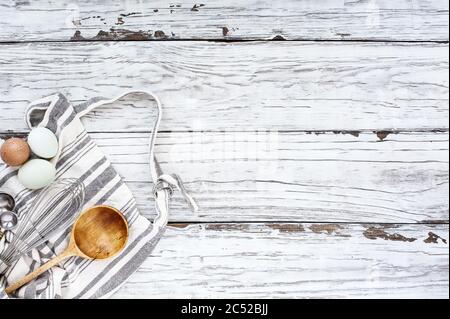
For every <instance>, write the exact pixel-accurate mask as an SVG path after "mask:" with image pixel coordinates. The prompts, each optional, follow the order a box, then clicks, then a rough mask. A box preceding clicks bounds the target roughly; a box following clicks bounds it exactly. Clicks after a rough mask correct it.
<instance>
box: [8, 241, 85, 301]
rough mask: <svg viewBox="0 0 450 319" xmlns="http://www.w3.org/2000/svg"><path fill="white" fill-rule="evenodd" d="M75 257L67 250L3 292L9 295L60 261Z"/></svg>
mask: <svg viewBox="0 0 450 319" xmlns="http://www.w3.org/2000/svg"><path fill="white" fill-rule="evenodd" d="M75 255H76V254H75V253H74V252H73V251H72V250H69V249H67V250H66V251H64V252H63V253H61V254H60V255H58V256H56V257H55V258H53V259H52V260H50V261H49V262H47V263H46V264H44V265H42V266H41V267H39V268H38V269H36V270H35V271H33V272H31V273H29V274H28V275H26V276H25V277H23V278H22V279H20V280H19V281H17V282H15V283H14V284H12V285H11V286H9V287H7V288H6V289H5V292H6V293H7V294H11V293H12V292H14V291H15V290H17V289H19V288H20V287H22V286H23V285H26V284H27V283H29V282H30V281H32V280H33V279H35V278H37V277H39V276H40V275H41V274H43V273H44V272H46V271H47V270H49V269H50V268H52V267H53V266H56V265H58V264H59V263H60V262H61V261H63V260H65V259H67V258H69V257H72V256H75Z"/></svg>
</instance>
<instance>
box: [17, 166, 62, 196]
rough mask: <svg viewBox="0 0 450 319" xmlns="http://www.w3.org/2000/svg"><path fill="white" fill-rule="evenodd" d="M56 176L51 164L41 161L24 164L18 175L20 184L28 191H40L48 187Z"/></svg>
mask: <svg viewBox="0 0 450 319" xmlns="http://www.w3.org/2000/svg"><path fill="white" fill-rule="evenodd" d="M55 176H56V169H55V167H54V166H53V164H52V163H50V162H49V161H46V160H43V159H32V160H30V161H28V162H26V163H25V164H24V165H23V166H22V167H21V168H20V169H19V173H18V177H19V181H20V183H21V184H22V185H23V186H25V187H26V188H28V189H41V188H44V187H45V186H48V185H50V184H51V183H52V182H53V181H54V180H55Z"/></svg>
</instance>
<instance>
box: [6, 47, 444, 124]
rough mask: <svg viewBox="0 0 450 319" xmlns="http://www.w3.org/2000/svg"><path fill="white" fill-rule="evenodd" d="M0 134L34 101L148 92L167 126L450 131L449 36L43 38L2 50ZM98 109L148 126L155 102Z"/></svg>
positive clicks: (117, 120)
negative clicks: (435, 39)
mask: <svg viewBox="0 0 450 319" xmlns="http://www.w3.org/2000/svg"><path fill="white" fill-rule="evenodd" d="M0 76H1V77H2V81H0V105H1V112H0V121H1V123H2V126H1V128H0V130H1V131H3V132H4V131H5V130H14V131H18V130H25V127H24V121H23V114H24V110H25V109H26V107H27V105H28V103H29V102H30V101H32V100H34V99H37V98H41V97H42V96H44V95H48V94H52V93H54V92H55V91H60V92H63V93H65V94H67V95H68V97H69V98H70V99H71V100H72V101H84V100H86V99H88V98H91V97H94V96H99V95H100V96H106V97H114V96H116V95H119V94H120V93H122V92H123V91H125V90H130V89H132V88H133V89H147V90H151V91H154V92H155V93H157V94H158V95H159V96H160V98H161V100H162V101H163V104H164V112H165V114H164V119H163V122H162V126H161V129H162V130H166V131H168V130H175V131H179V130H197V131H199V130H212V131H218V130H227V131H230V130H232V131H254V130H260V129H262V130H265V129H269V130H284V131H290V130H313V131H320V130H387V129H388V130H414V131H417V130H434V129H436V128H439V129H445V130H447V129H448V120H449V113H448V77H449V68H448V44H379V43H340V44H336V43H302V42H265V43H208V42H151V43H149V42H133V43H130V42H115V43H76V44H74V43H43V44H42V43H41V44H16V45H2V46H0ZM125 104H126V106H123V105H120V103H119V104H115V105H111V106H110V107H106V108H105V110H106V111H98V112H95V114H93V115H92V116H91V119H92V118H95V119H97V120H101V122H100V123H101V125H99V124H98V123H99V121H94V122H93V121H88V122H86V126H87V128H88V129H89V130H91V131H130V130H133V131H148V130H149V128H150V127H151V125H152V124H151V123H153V117H152V114H154V108H153V107H150V104H149V102H147V101H144V102H142V101H141V102H140V103H137V102H136V103H133V102H130V101H127V102H126V103H125Z"/></svg>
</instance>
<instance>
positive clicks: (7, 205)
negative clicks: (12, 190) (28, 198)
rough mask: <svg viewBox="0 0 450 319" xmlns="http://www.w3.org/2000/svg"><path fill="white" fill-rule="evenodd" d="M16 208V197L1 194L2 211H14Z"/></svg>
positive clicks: (0, 207)
mask: <svg viewBox="0 0 450 319" xmlns="http://www.w3.org/2000/svg"><path fill="white" fill-rule="evenodd" d="M15 206H16V202H15V200H14V197H12V196H11V195H9V194H7V193H4V192H0V210H2V209H6V210H9V211H12V210H14V207H15Z"/></svg>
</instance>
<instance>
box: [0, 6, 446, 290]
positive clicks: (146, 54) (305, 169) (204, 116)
mask: <svg viewBox="0 0 450 319" xmlns="http://www.w3.org/2000/svg"><path fill="white" fill-rule="evenodd" d="M225 3H226V4H225ZM448 14H449V11H448V2H447V1H444V0H424V1H418V0H398V1H395V2H393V1H384V0H367V1H347V0H324V1H313V0H302V1H299V0H279V1H269V0H258V1H257V0H230V1H218V0H209V1H207V0H205V1H203V2H202V3H195V2H193V1H188V0H179V1H175V2H173V3H168V2H166V1H160V0H153V1H139V0H128V1H116V2H114V3H109V2H105V1H100V0H90V1H88V0H71V1H69V0H64V1H56V0H33V1H26V0H20V1H19V0H17V1H2V3H1V4H0V30H2V32H1V33H0V76H1V79H0V124H1V125H0V136H1V137H2V138H7V137H9V136H12V135H17V134H19V135H20V134H23V133H25V132H26V127H25V124H24V122H23V112H24V110H25V108H26V107H27V104H28V103H29V102H30V101H32V100H34V99H36V98H39V97H42V96H44V95H47V94H50V93H53V92H55V91H60V92H63V93H64V94H66V95H68V96H69V98H70V99H71V100H72V101H73V102H79V101H84V100H86V99H88V98H90V97H93V96H99V95H100V96H115V95H117V94H119V93H120V92H122V91H124V90H127V89H130V88H137V89H150V90H152V91H155V92H156V93H157V94H158V95H159V96H160V97H161V99H162V101H163V103H164V107H165V118H164V120H163V123H162V127H161V135H160V138H159V139H158V141H157V142H158V145H157V150H156V152H157V154H158V156H159V158H160V160H161V161H162V165H163V168H164V169H165V171H167V172H176V173H179V174H180V175H181V176H182V177H183V178H184V179H185V180H186V182H187V186H188V187H189V189H190V190H192V191H193V194H194V196H195V197H196V198H197V199H198V202H199V204H200V206H201V210H200V212H199V213H198V214H196V215H195V214H192V213H191V212H190V211H188V210H187V208H186V206H185V205H184V203H183V201H182V200H181V199H180V198H179V196H177V197H176V198H175V201H174V205H173V207H172V208H173V209H172V215H171V220H170V221H171V228H170V229H169V230H168V232H167V235H166V236H165V237H164V238H163V239H162V240H161V242H160V244H159V245H158V246H157V248H156V250H155V251H154V253H153V254H152V255H151V256H149V258H148V260H147V261H146V262H145V264H144V265H143V266H142V267H141V268H140V270H139V271H138V272H137V273H136V274H134V275H133V276H132V277H131V278H130V280H129V281H128V282H127V283H126V284H125V285H124V286H123V287H122V288H121V289H120V290H119V291H118V292H117V293H116V295H115V297H117V298H143V297H151V298H173V297H181V298H183V297H197V298H205V297H244V298H245V297H254V298H257V297H282V298H295V297H360V298H368V297H381V298H391V297H421V298H433V297H440V298H448V297H449V255H448V254H449V249H448V239H449V227H448V221H449V197H448V191H449V166H448V160H449V155H448V148H449V139H448V124H449V123H448V120H449V90H448V88H449V83H448V81H449V80H448V77H449V62H448V61H449V51H448V50H449V47H448V38H449V33H448V32H449V31H448V26H449V15H448ZM275 40H280V41H275ZM281 40H284V41H281ZM149 103H151V102H148V101H135V102H130V101H127V102H123V103H117V104H115V105H112V106H110V107H109V108H105V109H104V110H102V111H98V112H96V113H95V114H93V115H92V116H90V117H89V118H87V119H86V120H85V124H86V126H87V127H88V129H89V131H90V132H91V133H92V136H94V138H95V139H96V140H97V142H98V144H99V145H100V146H101V147H102V149H103V150H104V151H105V153H106V154H108V157H109V158H110V159H111V161H112V162H113V164H114V165H115V167H116V168H117V169H118V171H119V172H120V173H121V174H122V176H123V177H124V178H125V180H126V181H127V182H128V184H129V185H130V187H131V188H132V190H133V192H134V193H135V195H136V197H137V199H138V203H139V206H140V208H141V210H142V212H145V214H146V215H147V216H148V217H149V218H152V217H153V202H152V198H151V195H150V191H151V184H150V183H149V181H148V180H147V179H146V176H148V173H149V172H148V166H147V165H146V160H147V156H148V154H147V150H146V145H145V143H146V137H147V136H148V134H149V127H150V125H151V123H152V119H153V114H152V111H151V110H152V108H150V107H149Z"/></svg>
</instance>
